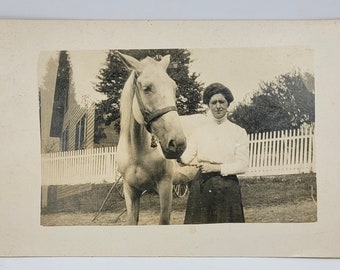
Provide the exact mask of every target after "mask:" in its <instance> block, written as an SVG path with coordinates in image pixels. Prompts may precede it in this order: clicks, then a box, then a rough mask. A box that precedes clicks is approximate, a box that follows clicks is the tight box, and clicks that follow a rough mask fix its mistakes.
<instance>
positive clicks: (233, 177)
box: [200, 172, 238, 181]
mask: <svg viewBox="0 0 340 270" xmlns="http://www.w3.org/2000/svg"><path fill="white" fill-rule="evenodd" d="M200 174H201V177H202V178H203V179H204V181H207V180H208V179H210V178H213V177H217V176H219V177H221V178H223V179H224V180H234V181H238V178H237V176H236V174H229V175H226V176H222V175H221V174H220V173H219V172H211V173H201V172H200Z"/></svg>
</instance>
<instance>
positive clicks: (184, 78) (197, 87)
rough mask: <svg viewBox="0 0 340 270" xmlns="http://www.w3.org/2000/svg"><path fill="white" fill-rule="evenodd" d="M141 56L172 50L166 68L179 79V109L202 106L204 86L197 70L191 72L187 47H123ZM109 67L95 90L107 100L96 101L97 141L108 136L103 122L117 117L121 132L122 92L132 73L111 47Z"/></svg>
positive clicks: (186, 110) (189, 110)
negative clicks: (199, 79)
mask: <svg viewBox="0 0 340 270" xmlns="http://www.w3.org/2000/svg"><path fill="white" fill-rule="evenodd" d="M120 52H121V53H124V54H128V55H130V56H133V57H135V58H136V59H138V60H142V59H144V58H145V57H146V56H149V57H153V58H156V56H157V57H159V56H165V55H167V54H170V56H171V62H170V65H169V67H168V69H167V72H168V74H169V76H170V77H171V78H172V79H173V80H174V81H175V82H176V84H177V87H178V93H177V96H178V98H177V104H176V105H177V109H178V113H179V114H180V115H187V114H193V113H197V112H198V111H200V110H201V108H202V104H201V96H200V92H201V91H202V89H203V85H202V83H200V82H198V81H197V78H198V76H199V75H198V74H196V73H193V74H189V64H190V62H191V60H190V52H189V51H188V50H185V49H154V50H151V49H150V50H120ZM106 62H107V67H106V68H104V69H102V70H100V74H99V76H98V78H99V80H100V81H99V83H98V84H97V85H96V87H95V88H96V91H99V92H101V93H104V94H105V95H106V96H107V100H104V101H102V102H101V103H99V104H97V108H96V118H95V142H96V143H98V142H99V141H100V139H102V138H105V137H106V135H105V133H104V129H103V128H102V127H101V126H102V124H105V125H110V124H111V122H113V121H115V129H116V130H117V131H118V132H119V130H120V128H119V119H120V113H119V108H120V95H121V92H122V89H123V87H124V84H125V82H126V80H127V79H128V76H129V74H130V71H129V70H127V68H126V67H125V65H124V64H123V62H122V61H121V60H120V58H119V57H118V56H117V54H115V53H114V51H110V52H109V54H108V57H107V60H106Z"/></svg>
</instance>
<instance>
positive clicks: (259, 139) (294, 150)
mask: <svg viewBox="0 0 340 270" xmlns="http://www.w3.org/2000/svg"><path fill="white" fill-rule="evenodd" d="M249 142H250V143H249V144H250V145H249V169H248V172H247V173H246V175H251V176H261V175H281V174H298V173H309V172H315V139H314V128H313V127H305V128H302V129H294V130H283V131H274V132H265V133H256V134H250V135H249Z"/></svg>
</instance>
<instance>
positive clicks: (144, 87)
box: [143, 86, 151, 93]
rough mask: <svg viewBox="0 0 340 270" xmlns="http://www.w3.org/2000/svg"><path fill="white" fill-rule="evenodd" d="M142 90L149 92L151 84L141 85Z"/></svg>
mask: <svg viewBox="0 0 340 270" xmlns="http://www.w3.org/2000/svg"><path fill="white" fill-rule="evenodd" d="M143 91H144V92H146V93H148V92H151V86H143Z"/></svg>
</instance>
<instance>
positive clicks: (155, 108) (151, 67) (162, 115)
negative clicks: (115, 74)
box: [118, 52, 186, 159]
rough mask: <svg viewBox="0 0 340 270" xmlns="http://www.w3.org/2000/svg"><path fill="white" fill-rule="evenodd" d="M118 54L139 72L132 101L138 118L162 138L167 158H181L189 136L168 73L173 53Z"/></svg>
mask: <svg viewBox="0 0 340 270" xmlns="http://www.w3.org/2000/svg"><path fill="white" fill-rule="evenodd" d="M118 54H119V56H120V58H121V59H122V61H123V62H124V63H125V65H126V66H127V67H128V68H130V69H132V70H134V71H135V74H136V78H135V98H134V99H133V104H132V106H133V114H134V117H135V120H136V121H137V122H138V123H139V124H141V125H144V126H145V127H146V129H147V130H148V131H149V132H150V133H152V134H154V135H155V136H156V137H157V138H158V140H159V143H160V145H161V148H162V151H163V154H164V156H165V157H166V158H169V159H175V158H178V157H180V156H181V155H182V153H183V152H184V150H185V148H186V138H185V135H184V133H183V130H182V126H181V123H180V119H179V116H178V113H177V108H176V89H177V86H176V83H175V82H174V81H173V80H172V79H171V78H170V77H169V75H168V74H167V73H166V69H167V67H168V65H169V63H170V56H169V55H167V56H165V57H163V58H162V60H160V61H155V60H154V59H152V58H150V57H147V58H145V59H144V60H142V61H138V60H137V59H135V58H133V57H131V56H128V55H124V54H121V53H119V52H118Z"/></svg>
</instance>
